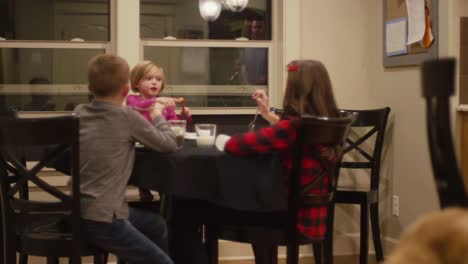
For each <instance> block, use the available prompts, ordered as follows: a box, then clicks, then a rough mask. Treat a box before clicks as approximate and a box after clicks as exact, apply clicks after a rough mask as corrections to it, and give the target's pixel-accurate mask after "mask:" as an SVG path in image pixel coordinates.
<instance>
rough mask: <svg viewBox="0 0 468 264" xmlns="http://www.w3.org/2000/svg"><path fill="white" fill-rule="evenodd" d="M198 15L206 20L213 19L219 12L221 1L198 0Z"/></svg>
mask: <svg viewBox="0 0 468 264" xmlns="http://www.w3.org/2000/svg"><path fill="white" fill-rule="evenodd" d="M198 8H199V9H200V15H201V16H202V18H203V19H204V20H206V21H215V20H216V19H218V17H219V14H220V13H221V2H219V1H218V0H199V2H198Z"/></svg>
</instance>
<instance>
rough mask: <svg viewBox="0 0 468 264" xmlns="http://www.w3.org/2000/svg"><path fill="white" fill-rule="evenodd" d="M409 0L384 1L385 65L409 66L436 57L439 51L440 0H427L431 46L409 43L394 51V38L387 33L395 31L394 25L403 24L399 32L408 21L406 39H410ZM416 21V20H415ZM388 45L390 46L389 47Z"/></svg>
mask: <svg viewBox="0 0 468 264" xmlns="http://www.w3.org/2000/svg"><path fill="white" fill-rule="evenodd" d="M406 1H407V0H384V1H383V23H382V24H383V40H384V41H383V64H384V66H385V67H396V66H408V65H419V64H420V63H421V62H422V61H424V60H427V59H430V58H436V57H437V56H438V53H439V19H438V16H439V3H438V1H439V0H425V6H426V7H427V10H425V11H426V12H428V13H426V14H428V19H429V20H430V30H431V33H432V36H433V41H432V42H431V44H430V46H429V47H425V48H424V47H422V44H420V43H419V42H416V43H413V44H410V45H407V46H406V47H405V49H403V48H402V49H401V50H398V51H397V52H391V51H393V48H394V47H393V46H392V47H390V45H393V43H391V41H392V40H393V38H392V39H390V38H389V39H388V42H387V35H388V36H393V35H391V34H392V33H389V32H393V31H391V30H392V27H394V26H395V25H401V26H399V27H400V28H399V29H398V30H399V31H398V32H399V34H400V35H402V34H401V31H402V30H404V29H403V28H404V26H403V25H404V24H405V23H406V32H405V34H407V35H406V40H408V35H409V33H410V32H408V25H409V21H408V20H409V19H408V7H407V2H406ZM413 21H414V20H413ZM387 45H388V46H389V48H388V49H387Z"/></svg>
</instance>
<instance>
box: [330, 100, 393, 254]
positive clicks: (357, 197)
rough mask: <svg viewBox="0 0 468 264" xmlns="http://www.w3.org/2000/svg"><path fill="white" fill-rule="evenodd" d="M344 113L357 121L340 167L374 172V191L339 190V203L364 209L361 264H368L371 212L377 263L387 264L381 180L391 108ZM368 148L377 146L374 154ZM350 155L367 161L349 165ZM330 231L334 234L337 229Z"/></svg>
mask: <svg viewBox="0 0 468 264" xmlns="http://www.w3.org/2000/svg"><path fill="white" fill-rule="evenodd" d="M341 112H342V113H349V114H353V115H354V116H355V117H356V120H355V121H354V123H353V124H352V125H351V127H352V132H350V136H349V137H348V138H347V139H346V143H347V145H346V146H345V148H344V150H343V161H342V162H341V164H340V165H339V169H343V168H346V169H351V170H370V172H369V175H370V188H365V189H361V188H355V187H354V186H353V187H346V188H344V187H340V186H338V187H337V190H336V203H345V204H359V205H360V209H361V230H360V231H361V232H360V233H361V234H360V263H367V255H368V251H369V242H368V230H369V212H370V220H371V227H372V236H373V240H374V247H375V255H376V258H377V261H383V250H382V242H381V240H380V227H379V180H380V159H381V156H382V149H383V143H384V137H385V129H386V127H387V119H388V115H389V113H390V107H385V108H382V109H372V110H341ZM353 128H357V129H361V128H362V129H368V130H367V132H364V133H359V132H362V131H359V132H356V131H355V130H353ZM356 134H357V136H356ZM374 135H375V141H374V142H373V143H372V140H371V139H372V138H373V136H374ZM366 144H368V145H370V146H372V145H373V148H372V152H371V153H368V151H366V147H365V146H366ZM348 155H349V156H352V155H357V156H358V157H362V158H363V159H364V161H362V159H360V158H356V157H353V161H345V160H346V157H347V156H348ZM338 174H339V173H338ZM366 176H367V175H366ZM336 203H335V204H336ZM330 217H331V218H332V219H333V218H334V210H332V211H331V212H330ZM330 231H331V233H332V234H333V227H332V228H331V230H330ZM331 237H333V236H331Z"/></svg>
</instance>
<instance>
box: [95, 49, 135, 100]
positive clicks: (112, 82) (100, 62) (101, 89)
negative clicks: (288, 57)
mask: <svg viewBox="0 0 468 264" xmlns="http://www.w3.org/2000/svg"><path fill="white" fill-rule="evenodd" d="M129 73H130V68H129V67H128V63H127V61H125V59H123V58H121V57H119V56H117V55H112V54H103V55H97V56H95V57H93V58H92V59H91V60H90V61H89V63H88V82H89V90H90V91H91V93H93V94H94V95H95V96H98V97H108V96H113V95H116V94H118V93H119V92H120V91H121V89H122V87H123V86H124V85H125V84H127V83H128V80H129Z"/></svg>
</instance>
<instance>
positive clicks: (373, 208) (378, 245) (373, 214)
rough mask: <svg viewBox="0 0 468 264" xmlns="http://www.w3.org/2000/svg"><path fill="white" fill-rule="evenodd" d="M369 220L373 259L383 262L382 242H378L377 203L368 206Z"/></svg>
mask: <svg viewBox="0 0 468 264" xmlns="http://www.w3.org/2000/svg"><path fill="white" fill-rule="evenodd" d="M370 220H371V228H372V237H373V239H374V248H375V257H376V259H377V261H383V260H384V256H383V250H382V241H381V240H380V226H379V203H378V202H377V203H374V204H371V205H370Z"/></svg>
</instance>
